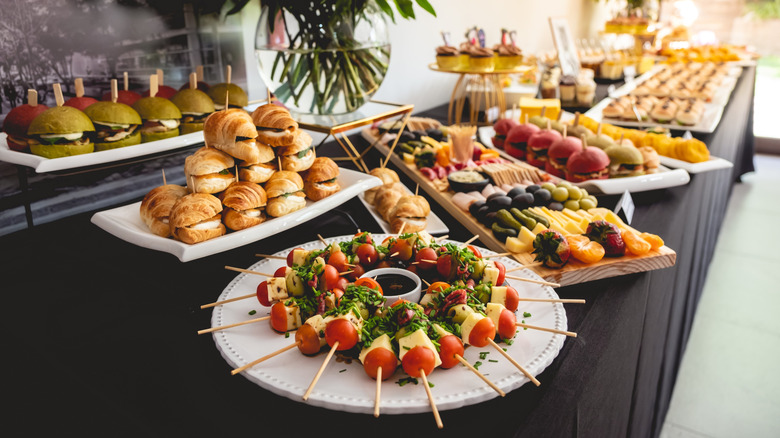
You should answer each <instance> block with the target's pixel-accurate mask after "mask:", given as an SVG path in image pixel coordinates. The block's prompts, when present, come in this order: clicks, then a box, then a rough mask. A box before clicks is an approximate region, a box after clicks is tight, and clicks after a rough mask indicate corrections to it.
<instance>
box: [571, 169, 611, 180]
mask: <svg viewBox="0 0 780 438" xmlns="http://www.w3.org/2000/svg"><path fill="white" fill-rule="evenodd" d="M606 175H609V168H604V169H602V170H597V171H595V172H590V173H575V174H574V176H575V177H576V178H577V179H581V180H589V179H600V178H601V177H603V176H606Z"/></svg>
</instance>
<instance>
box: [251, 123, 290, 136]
mask: <svg viewBox="0 0 780 438" xmlns="http://www.w3.org/2000/svg"><path fill="white" fill-rule="evenodd" d="M255 128H256V129H257V130H258V131H263V132H264V133H265V134H266V135H268V136H269V137H274V138H276V137H284V136H286V135H288V134H289V131H288V130H287V129H278V128H266V127H263V126H255Z"/></svg>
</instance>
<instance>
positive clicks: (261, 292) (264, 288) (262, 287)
mask: <svg viewBox="0 0 780 438" xmlns="http://www.w3.org/2000/svg"><path fill="white" fill-rule="evenodd" d="M257 301H259V302H260V304H262V305H264V306H265V307H269V306H270V305H271V301H270V300H269V299H268V282H267V281H264V282H262V283H260V284H258V285H257Z"/></svg>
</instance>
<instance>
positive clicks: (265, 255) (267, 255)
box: [255, 254, 287, 260]
mask: <svg viewBox="0 0 780 438" xmlns="http://www.w3.org/2000/svg"><path fill="white" fill-rule="evenodd" d="M255 257H265V258H267V259H276V260H287V257H282V256H275V255H271V254H255Z"/></svg>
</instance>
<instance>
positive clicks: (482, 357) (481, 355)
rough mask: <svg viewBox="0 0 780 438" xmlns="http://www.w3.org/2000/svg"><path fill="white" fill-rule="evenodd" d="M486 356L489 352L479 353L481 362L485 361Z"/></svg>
mask: <svg viewBox="0 0 780 438" xmlns="http://www.w3.org/2000/svg"><path fill="white" fill-rule="evenodd" d="M488 354H490V352H489V351H482V352H480V353H479V358H480V359H482V360H485V358H486V357H487V355H488Z"/></svg>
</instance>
